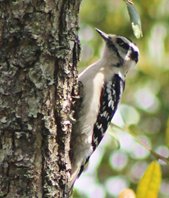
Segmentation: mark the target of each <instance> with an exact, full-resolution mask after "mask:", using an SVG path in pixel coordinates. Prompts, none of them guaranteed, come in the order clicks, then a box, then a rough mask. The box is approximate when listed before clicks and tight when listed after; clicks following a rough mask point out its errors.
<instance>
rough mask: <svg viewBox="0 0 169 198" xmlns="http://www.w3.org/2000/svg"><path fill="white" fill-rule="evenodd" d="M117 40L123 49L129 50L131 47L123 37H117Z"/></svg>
mask: <svg viewBox="0 0 169 198" xmlns="http://www.w3.org/2000/svg"><path fill="white" fill-rule="evenodd" d="M116 42H117V44H118V45H119V46H120V47H122V48H123V49H125V50H129V47H130V46H129V44H128V43H125V42H124V40H123V39H121V38H116Z"/></svg>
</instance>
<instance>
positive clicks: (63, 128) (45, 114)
mask: <svg viewBox="0 0 169 198" xmlns="http://www.w3.org/2000/svg"><path fill="white" fill-rule="evenodd" d="M79 6H80V0H32V1H30V0H28V1H24V0H15V1H10V0H1V1H0V149H1V150H0V197H8V198H11V197H19V198H21V197H24V198H25V197H31V198H33V197H38V198H41V197H48V198H50V197H55V198H56V197H58V198H60V197H68V195H67V192H68V189H67V184H68V180H69V172H70V168H71V167H70V161H69V142H70V135H71V122H70V121H69V115H70V114H71V104H72V92H73V88H74V90H75V93H74V94H76V90H77V88H76V87H77V80H76V79H77V78H76V76H77V72H76V71H77V70H76V65H77V61H78V58H79V51H80V48H79V42H78V36H77V30H78V12H79Z"/></svg>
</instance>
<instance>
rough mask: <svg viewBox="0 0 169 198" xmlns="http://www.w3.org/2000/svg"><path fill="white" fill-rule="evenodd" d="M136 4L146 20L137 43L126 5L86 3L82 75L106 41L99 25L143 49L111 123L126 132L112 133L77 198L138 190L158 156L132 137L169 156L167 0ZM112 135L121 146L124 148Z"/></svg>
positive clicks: (165, 185)
mask: <svg viewBox="0 0 169 198" xmlns="http://www.w3.org/2000/svg"><path fill="white" fill-rule="evenodd" d="M133 2H134V3H135V6H136V8H137V10H138V12H139V14H140V16H141V20H142V29H143V35H144V37H143V38H141V39H139V40H137V39H136V38H135V37H134V35H133V31H132V28H131V24H130V21H129V15H128V12H127V8H126V5H125V3H124V1H122V0H121V1H117V0H106V1H102V0H93V1H91V0H83V1H82V5H81V10H80V32H79V33H80V40H81V47H82V51H81V61H80V63H79V71H81V70H82V69H84V67H86V66H87V65H89V64H91V63H93V62H94V61H95V60H97V59H98V58H99V56H100V50H101V46H102V40H101V38H100V36H99V35H98V34H97V33H96V31H95V27H97V28H99V29H101V30H102V31H104V32H106V33H111V34H119V35H123V36H125V37H128V38H130V39H132V40H133V41H134V42H135V43H136V44H137V45H138V47H139V49H140V60H139V63H138V64H137V66H136V68H135V69H134V70H133V71H130V74H129V75H128V78H127V82H126V87H125V93H124V95H123V99H122V102H121V105H120V107H119V111H118V112H117V114H116V116H115V118H114V119H113V123H115V124H116V125H119V126H120V127H124V128H125V126H126V125H127V127H128V129H127V130H126V131H119V130H117V129H116V128H115V127H113V128H112V127H111V128H110V129H109V132H110V133H108V134H106V137H105V138H104V140H103V142H102V143H101V145H100V146H99V148H98V149H97V151H96V152H95V153H94V154H93V156H92V158H91V160H90V163H89V168H88V170H87V171H86V173H84V174H82V176H81V177H80V179H78V180H77V182H76V185H75V189H76V190H75V193H74V197H75V198H89V197H90V198H93V197H97V198H110V197H111V198H115V197H118V194H119V192H120V191H121V190H123V189H124V188H126V187H130V188H132V189H133V190H134V191H135V190H136V187H137V184H138V181H139V180H140V178H141V176H142V175H143V173H144V171H145V169H146V167H147V166H148V165H149V164H150V162H151V161H152V160H154V156H152V154H150V152H149V151H147V150H146V149H145V148H144V147H143V146H141V145H140V144H138V143H137V142H136V140H135V138H133V136H135V137H137V138H138V139H141V140H142V141H143V142H144V143H145V144H146V145H147V146H148V147H149V148H151V149H152V150H153V151H155V152H157V153H160V154H161V155H163V156H165V157H168V156H169V148H168V146H169V121H168V120H169V12H168V10H169V1H168V0H151V1H147V0H135V1H133ZM126 118H127V119H126ZM132 121H133V122H132ZM127 131H129V132H130V133H131V134H132V136H131V134H129V133H127ZM114 136H116V139H118V141H119V142H120V145H121V146H120V149H117V141H116V139H115V138H114ZM161 168H162V174H163V176H162V182H161V188H160V193H159V198H168V197H169V166H168V165H166V164H165V163H163V162H161Z"/></svg>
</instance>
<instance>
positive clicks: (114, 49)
mask: <svg viewBox="0 0 169 198" xmlns="http://www.w3.org/2000/svg"><path fill="white" fill-rule="evenodd" d="M106 44H107V46H108V48H110V49H112V50H113V51H114V52H115V53H116V55H117V57H118V58H119V63H117V64H116V67H120V66H121V65H123V58H122V57H121V56H120V54H119V51H118V49H117V47H116V46H115V45H114V43H113V41H112V39H111V37H109V38H108V40H107V42H106Z"/></svg>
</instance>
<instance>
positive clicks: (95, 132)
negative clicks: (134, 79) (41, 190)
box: [70, 28, 139, 187]
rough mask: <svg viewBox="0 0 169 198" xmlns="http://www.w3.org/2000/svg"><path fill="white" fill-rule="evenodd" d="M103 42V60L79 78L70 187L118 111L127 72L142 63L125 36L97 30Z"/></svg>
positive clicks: (89, 67) (73, 128) (83, 72)
mask: <svg viewBox="0 0 169 198" xmlns="http://www.w3.org/2000/svg"><path fill="white" fill-rule="evenodd" d="M96 31H97V32H98V33H99V35H100V36H101V38H102V39H103V41H104V44H105V46H104V50H103V53H102V56H101V58H100V59H99V60H98V61H96V62H95V63H93V64H91V65H89V66H88V67H87V68H86V69H85V70H84V71H82V72H81V73H80V74H79V76H78V82H79V97H80V98H79V100H78V102H77V105H76V107H75V109H76V110H75V119H76V121H75V123H74V124H73V126H72V134H71V140H70V161H71V174H70V185H71V187H73V185H74V183H75V181H76V179H77V178H78V177H79V176H80V175H81V173H82V172H83V170H84V169H85V166H86V164H88V161H89V159H90V156H91V155H92V153H93V152H94V151H95V150H96V148H97V147H98V145H99V144H100V142H101V140H102V139H103V137H104V134H105V132H106V130H107V128H108V126H109V124H110V122H111V120H112V118H113V116H114V114H115V112H116V110H117V108H118V104H119V102H120V99H121V97H122V94H123V91H124V88H125V80H126V76H127V73H128V71H129V70H130V69H131V68H134V67H135V65H136V63H137V62H138V59H139V49H138V47H137V46H136V44H134V43H133V42H132V41H131V40H129V39H127V38H126V37H124V36H119V35H115V34H107V33H105V32H103V31H101V30H100V29H97V28H96Z"/></svg>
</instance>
